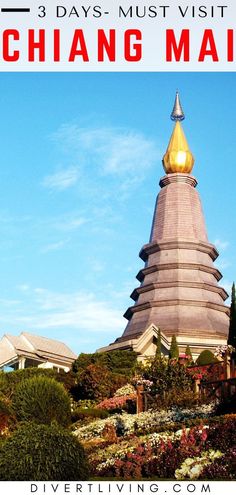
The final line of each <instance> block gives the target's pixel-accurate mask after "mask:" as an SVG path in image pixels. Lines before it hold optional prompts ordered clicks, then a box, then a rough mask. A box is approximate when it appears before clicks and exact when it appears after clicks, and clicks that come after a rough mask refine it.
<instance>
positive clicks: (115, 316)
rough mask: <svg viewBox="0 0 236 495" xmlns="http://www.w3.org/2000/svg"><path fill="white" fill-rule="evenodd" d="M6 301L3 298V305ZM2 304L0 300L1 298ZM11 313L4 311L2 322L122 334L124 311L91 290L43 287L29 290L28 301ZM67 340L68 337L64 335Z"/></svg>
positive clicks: (49, 328)
mask: <svg viewBox="0 0 236 495" xmlns="http://www.w3.org/2000/svg"><path fill="white" fill-rule="evenodd" d="M5 303H6V301H4V306H5V305H6V304H5ZM0 306H1V300H0ZM10 309H11V308H10V304H9V308H8V313H7V314H6V313H5V314H3V312H2V313H1V317H0V320H1V321H2V322H8V323H11V324H12V323H14V325H19V326H20V328H22V326H23V327H24V329H27V330H30V331H35V333H37V331H38V330H39V329H42V330H43V329H48V334H49V332H50V331H51V329H57V328H58V329H59V330H60V329H64V330H66V332H67V333H69V332H70V331H71V330H73V329H74V330H76V331H78V338H79V333H80V332H82V333H83V332H84V331H86V332H88V335H89V332H91V333H104V332H114V331H117V333H118V334H120V333H121V330H122V328H123V327H124V320H123V317H122V312H121V311H120V310H118V309H115V308H114V307H113V306H112V305H111V303H109V302H107V301H104V300H101V299H98V298H97V297H96V295H95V294H93V293H89V292H83V291H79V292H72V293H65V292H53V291H49V290H47V289H44V288H42V287H37V288H35V289H34V290H31V292H30V296H29V295H28V293H27V300H25V301H23V300H22V301H21V304H20V305H19V308H17V310H16V308H13V309H12V312H11V311H10ZM65 340H66V337H65Z"/></svg>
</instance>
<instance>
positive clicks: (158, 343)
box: [156, 328, 161, 358]
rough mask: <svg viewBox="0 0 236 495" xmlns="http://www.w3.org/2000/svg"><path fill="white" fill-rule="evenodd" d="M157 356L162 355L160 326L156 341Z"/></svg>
mask: <svg viewBox="0 0 236 495" xmlns="http://www.w3.org/2000/svg"><path fill="white" fill-rule="evenodd" d="M156 346H157V347H156V358H158V357H159V358H160V357H161V330H160V328H158V334H157V342H156Z"/></svg>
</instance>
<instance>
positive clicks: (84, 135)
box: [44, 124, 160, 187]
mask: <svg viewBox="0 0 236 495" xmlns="http://www.w3.org/2000/svg"><path fill="white" fill-rule="evenodd" d="M53 138H54V140H55V141H56V143H57V144H58V143H59V144H60V145H61V146H62V147H63V148H64V151H66V152H67V154H69V155H72V158H73V160H77V161H78V162H79V163H80V171H82V168H84V170H85V169H87V170H89V171H91V169H93V171H94V173H95V174H99V175H100V177H102V176H104V175H109V176H111V177H112V176H115V177H117V178H120V179H124V178H125V180H126V181H127V180H131V181H136V182H137V183H139V182H141V181H142V180H143V179H144V177H145V173H146V170H147V169H148V168H150V167H151V166H152V165H153V163H155V162H156V161H157V160H159V158H160V151H159V150H158V148H157V146H156V144H155V143H154V141H152V139H150V138H147V137H146V136H145V135H144V134H142V133H141V132H137V131H135V130H127V129H124V128H115V127H92V128H89V127H88V128H85V127H79V126H77V125H69V124H68V125H63V126H61V127H60V128H59V130H58V131H57V132H56V133H55V134H54V135H53ZM56 176H57V174H56ZM51 177H54V176H51ZM45 181H46V185H47V183H48V182H49V185H50V184H51V180H48V179H47V178H45V179H44V183H45ZM52 182H54V181H52ZM55 182H57V181H55ZM73 184H74V182H72V184H71V185H73ZM131 184H132V182H131ZM69 186H70V184H68V187H69Z"/></svg>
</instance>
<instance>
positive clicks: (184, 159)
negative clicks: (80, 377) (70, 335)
mask: <svg viewBox="0 0 236 495" xmlns="http://www.w3.org/2000/svg"><path fill="white" fill-rule="evenodd" d="M184 118H185V116H184V113H183V109H182V106H181V103H180V98H179V94H178V93H177V94H176V98H175V103H174V108H173V111H172V113H171V119H172V120H173V121H174V122H175V125H174V129H173V132H172V135H171V138H170V141H169V144H168V147H167V150H166V153H165V154H164V157H163V160H162V162H163V167H164V170H165V174H166V175H165V176H164V177H162V178H161V179H160V182H159V185H160V188H161V190H160V192H159V194H158V196H157V200H156V205H155V210H154V216H153V222H152V228H151V235H150V240H149V242H148V244H145V245H144V246H143V248H142V249H141V251H140V254H139V256H140V258H141V259H142V260H143V261H144V262H145V266H144V268H143V269H142V270H140V272H139V273H138V275H137V279H138V281H139V282H140V286H139V287H138V288H135V289H134V291H133V292H132V294H131V298H132V299H133V300H134V304H133V305H132V306H130V307H129V308H128V309H127V311H126V312H125V314H124V316H125V318H127V320H128V324H127V326H126V328H125V330H124V333H123V335H122V336H121V337H119V338H118V339H116V341H115V342H114V343H112V344H110V345H109V346H107V347H105V348H102V349H99V351H111V350H114V349H133V350H135V351H136V352H137V353H138V354H139V355H140V357H141V358H142V357H144V356H151V355H153V354H154V353H155V348H156V346H155V341H156V337H157V332H158V329H160V331H161V340H162V351H163V353H164V354H167V353H168V351H169V348H170V342H171V339H172V336H173V335H175V336H176V338H177V342H178V345H179V348H180V351H181V352H184V351H185V348H186V346H187V345H189V346H190V348H191V351H192V353H193V355H194V356H197V355H199V353H200V352H201V351H202V350H204V349H209V350H211V351H213V352H214V350H215V348H216V347H217V346H218V345H222V344H226V341H227V335H228V327H229V308H228V307H227V306H225V304H224V301H225V300H226V299H227V297H228V294H227V293H226V291H225V290H224V289H223V288H222V287H220V286H219V285H218V282H219V280H220V279H221V278H222V275H221V273H220V272H219V271H218V270H217V269H216V268H215V267H214V263H213V262H214V261H215V259H216V258H217V257H218V252H217V250H216V248H215V246H214V245H213V244H211V243H210V242H209V241H208V237H207V231H206V226H205V221H204V215H203V211H202V206H201V201H200V197H199V194H198V192H197V190H196V186H197V180H196V179H195V177H193V175H192V169H193V165H194V157H193V154H192V153H191V151H190V148H189V146H188V143H187V140H186V137H185V134H184V131H183V128H182V125H181V121H182V120H184Z"/></svg>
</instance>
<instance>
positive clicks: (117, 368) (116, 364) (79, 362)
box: [72, 350, 137, 376]
mask: <svg viewBox="0 0 236 495" xmlns="http://www.w3.org/2000/svg"><path fill="white" fill-rule="evenodd" d="M136 362H137V353H136V352H134V351H130V350H125V351H124V350H116V351H111V352H94V353H93V354H84V353H81V354H80V355H79V356H78V357H77V359H76V360H75V361H74V363H73V365H72V370H73V372H75V373H78V372H79V373H81V372H82V371H84V370H85V369H86V368H87V367H88V366H90V365H91V364H93V365H98V366H103V367H104V368H107V370H109V371H111V372H112V373H118V374H120V375H125V376H130V375H131V374H132V371H133V369H134V367H135V365H136Z"/></svg>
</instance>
